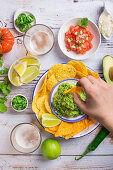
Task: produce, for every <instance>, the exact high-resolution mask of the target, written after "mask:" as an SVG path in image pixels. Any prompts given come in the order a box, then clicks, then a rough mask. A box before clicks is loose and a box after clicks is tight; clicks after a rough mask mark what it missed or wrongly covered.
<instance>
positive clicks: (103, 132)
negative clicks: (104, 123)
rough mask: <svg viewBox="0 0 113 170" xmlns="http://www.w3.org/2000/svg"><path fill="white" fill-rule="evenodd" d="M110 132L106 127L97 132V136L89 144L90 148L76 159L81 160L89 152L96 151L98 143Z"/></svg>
mask: <svg viewBox="0 0 113 170" xmlns="http://www.w3.org/2000/svg"><path fill="white" fill-rule="evenodd" d="M109 133H110V132H109V131H108V130H107V129H106V128H105V127H102V128H101V130H100V132H99V133H98V134H97V136H96V137H95V139H94V140H93V141H92V142H91V143H90V144H89V145H88V148H87V149H86V151H85V152H84V153H83V155H82V156H81V157H80V158H78V159H76V158H75V160H80V159H81V158H83V157H84V156H85V155H86V154H87V153H88V152H90V151H94V150H95V149H96V148H97V147H98V145H99V144H100V143H101V142H102V141H103V140H104V139H105V137H106V136H107V135H108V134H109Z"/></svg>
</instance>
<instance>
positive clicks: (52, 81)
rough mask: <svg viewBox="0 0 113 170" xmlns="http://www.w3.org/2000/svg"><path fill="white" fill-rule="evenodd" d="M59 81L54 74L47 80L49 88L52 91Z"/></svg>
mask: <svg viewBox="0 0 113 170" xmlns="http://www.w3.org/2000/svg"><path fill="white" fill-rule="evenodd" d="M57 83H58V81H57V79H56V78H55V75H54V74H52V75H51V77H50V78H49V79H48V80H47V89H48V90H49V91H50V92H51V91H52V89H53V87H54V86H55V85H56V84H57Z"/></svg>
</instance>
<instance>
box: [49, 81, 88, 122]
mask: <svg viewBox="0 0 113 170" xmlns="http://www.w3.org/2000/svg"><path fill="white" fill-rule="evenodd" d="M77 81H78V80H77V79H74V78H70V79H65V80H62V81H60V82H59V83H57V84H56V86H55V87H54V88H53V90H52V92H51V94H50V106H51V109H52V111H53V113H54V114H55V115H56V116H57V117H58V118H59V119H61V120H63V121H66V122H77V121H80V120H82V119H84V118H85V117H86V114H85V113H84V112H82V111H81V110H80V108H79V107H78V106H77V105H76V104H75V103H74V96H73V94H72V93H64V92H65V91H67V90H69V89H71V88H73V87H76V83H77ZM80 98H81V99H82V100H83V101H85V100H86V94H85V91H84V90H83V91H82V92H81V94H80Z"/></svg>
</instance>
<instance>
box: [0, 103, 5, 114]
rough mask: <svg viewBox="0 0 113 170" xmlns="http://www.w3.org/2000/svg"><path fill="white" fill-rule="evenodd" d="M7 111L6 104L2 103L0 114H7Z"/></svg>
mask: <svg viewBox="0 0 113 170" xmlns="http://www.w3.org/2000/svg"><path fill="white" fill-rule="evenodd" d="M6 111H7V106H6V105H5V104H4V103H0V112H2V113H3V112H6Z"/></svg>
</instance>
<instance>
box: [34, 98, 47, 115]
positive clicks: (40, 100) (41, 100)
mask: <svg viewBox="0 0 113 170" xmlns="http://www.w3.org/2000/svg"><path fill="white" fill-rule="evenodd" d="M45 97H46V95H44V96H42V97H39V98H38V99H37V103H36V106H37V109H39V110H43V111H44V113H47V110H46V108H45V104H44V102H45Z"/></svg>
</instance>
